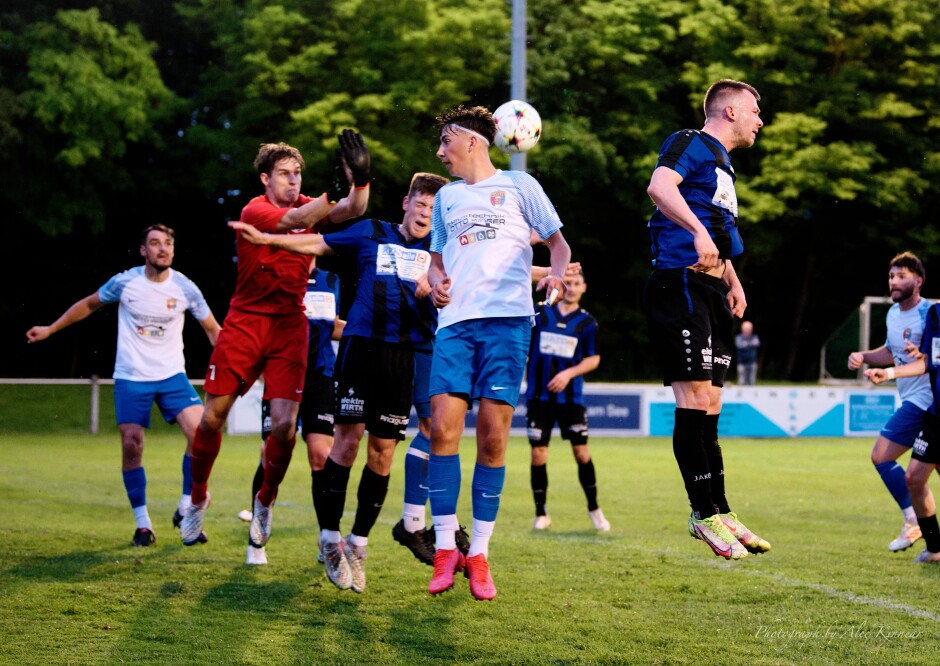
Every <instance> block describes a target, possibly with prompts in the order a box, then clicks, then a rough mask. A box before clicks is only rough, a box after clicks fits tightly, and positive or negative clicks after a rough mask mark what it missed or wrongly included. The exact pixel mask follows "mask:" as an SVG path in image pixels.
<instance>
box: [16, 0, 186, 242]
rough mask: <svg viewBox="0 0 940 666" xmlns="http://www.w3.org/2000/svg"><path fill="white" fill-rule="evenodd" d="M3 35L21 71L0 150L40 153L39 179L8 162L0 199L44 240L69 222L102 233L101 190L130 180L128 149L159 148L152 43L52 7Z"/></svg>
mask: <svg viewBox="0 0 940 666" xmlns="http://www.w3.org/2000/svg"><path fill="white" fill-rule="evenodd" d="M8 37H9V38H10V40H11V42H12V43H13V49H14V50H16V51H18V52H19V53H20V54H21V57H22V58H23V60H25V65H26V67H25V71H23V72H22V73H21V74H20V75H19V76H16V77H14V78H13V79H12V81H11V83H12V90H10V89H8V90H7V92H6V93H5V94H6V95H9V96H10V98H11V99H10V101H11V102H12V103H11V105H10V110H8V111H6V112H5V114H4V115H6V116H7V117H10V116H13V117H16V118H18V122H17V124H18V125H19V126H20V130H19V131H18V132H15V133H13V132H2V133H0V141H2V143H0V145H2V146H3V147H4V148H5V149H6V150H7V151H20V150H22V149H26V150H27V151H28V153H29V154H30V155H33V156H35V158H37V159H39V156H42V157H41V161H42V167H41V168H42V170H43V172H44V174H45V177H44V178H42V179H39V180H37V179H35V178H33V177H32V174H31V173H30V171H29V170H25V171H20V170H18V169H10V168H9V167H12V166H13V164H8V166H7V168H5V169H4V171H6V173H5V174H4V176H5V178H6V179H8V180H7V183H8V185H13V188H11V189H7V190H6V192H7V196H9V195H11V194H13V195H14V197H15V202H11V203H13V204H14V205H16V203H19V207H18V208H19V210H20V213H21V214H22V216H23V217H24V219H25V220H26V221H28V222H30V223H32V224H35V225H37V226H39V227H40V228H41V229H43V231H44V232H45V233H47V234H49V235H50V236H56V235H60V234H68V233H70V232H71V231H72V230H73V229H74V228H75V222H76V220H77V219H82V220H84V221H85V222H86V223H89V224H90V227H91V228H92V229H93V230H99V231H100V230H103V222H104V219H105V215H106V208H107V205H108V204H107V199H108V197H109V196H110V194H111V192H113V191H114V190H121V189H127V188H129V187H130V186H131V183H132V182H133V179H134V174H133V170H132V167H130V166H129V165H127V164H125V163H123V159H124V158H125V157H126V156H127V154H128V146H129V145H130V144H141V143H152V144H155V145H159V143H160V137H159V135H158V133H157V132H156V131H155V129H154V124H155V122H156V120H157V118H158V115H159V114H160V113H161V111H162V110H164V109H165V108H166V107H167V106H168V105H169V104H171V103H172V101H173V95H172V93H171V92H170V91H169V90H168V89H167V88H166V87H165V86H164V85H163V83H162V80H161V77H160V72H159V70H158V68H157V66H156V64H155V62H154V60H153V58H152V55H151V54H152V50H153V48H154V46H153V45H152V44H151V43H149V42H147V41H146V40H145V39H144V38H143V36H142V35H141V33H140V31H139V30H138V29H137V28H136V27H135V26H133V25H129V26H126V27H125V28H124V29H123V30H119V29H117V28H115V27H114V26H112V25H110V24H108V23H107V22H104V21H102V20H101V17H100V15H99V12H98V10H97V9H88V10H84V11H80V10H62V11H59V12H56V14H55V15H54V17H53V18H52V20H50V21H39V22H36V23H33V24H31V25H30V26H29V27H28V29H27V30H26V31H25V32H24V33H23V34H22V36H13V35H10V34H8ZM2 127H4V123H3V122H0V128H2ZM8 154H9V153H8ZM10 181H12V182H10ZM51 183H55V187H50V184H51ZM26 201H28V202H29V206H24V205H23V203H24V202H26Z"/></svg>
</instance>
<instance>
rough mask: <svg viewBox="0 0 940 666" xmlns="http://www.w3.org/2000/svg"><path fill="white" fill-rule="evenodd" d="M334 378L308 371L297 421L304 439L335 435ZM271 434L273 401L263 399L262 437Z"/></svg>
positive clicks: (264, 437)
mask: <svg viewBox="0 0 940 666" xmlns="http://www.w3.org/2000/svg"><path fill="white" fill-rule="evenodd" d="M333 403H334V400H333V378H332V377H328V376H326V375H324V374H322V373H320V372H308V373H307V377H306V379H305V380H304V393H303V397H302V398H301V400H300V409H299V411H298V413H297V423H298V425H299V426H300V428H301V430H302V433H303V434H302V436H303V438H304V439H306V438H307V436H308V435H313V434H317V435H329V436H330V437H332V436H333ZM270 434H271V401H270V400H262V401H261V438H262V439H267V438H268V435H270Z"/></svg>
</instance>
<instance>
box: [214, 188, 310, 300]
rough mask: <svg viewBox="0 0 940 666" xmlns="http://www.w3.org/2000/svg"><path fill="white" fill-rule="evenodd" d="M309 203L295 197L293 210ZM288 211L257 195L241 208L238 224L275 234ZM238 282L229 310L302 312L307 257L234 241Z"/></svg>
mask: <svg viewBox="0 0 940 666" xmlns="http://www.w3.org/2000/svg"><path fill="white" fill-rule="evenodd" d="M310 201H313V199H311V198H310V197H308V196H305V195H303V194H301V195H298V197H297V200H296V201H295V202H294V205H293V206H292V207H293V208H299V207H300V206H303V205H304V204H305V203H308V202H310ZM289 210H290V207H288V208H279V207H277V206H275V205H274V204H273V203H271V201H270V200H269V199H268V197H267V196H265V195H263V194H262V195H261V196H258V197H255V198H254V199H252V200H251V201H249V202H248V205H247V206H245V207H244V208H243V209H242V216H241V221H242V222H244V223H246V224H251V225H253V226H255V227H257V229H258V230H259V231H265V232H268V233H275V229H276V227H277V224H278V222H280V221H281V218H282V217H284V215H286V214H287V211H289ZM287 233H295V234H309V233H313V232H312V231H311V230H310V229H296V230H294V231H290V232H287ZM237 249H238V279H237V280H236V282H235V293H234V294H232V300H231V301H230V302H229V307H231V308H233V309H237V310H241V311H243V312H254V313H258V314H287V313H290V312H298V311H303V310H304V294H305V293H306V292H307V278H308V276H309V274H310V259H311V257H310V256H308V255H304V254H297V253H296V252H290V251H288V250H281V249H278V248H273V247H271V246H270V245H254V244H252V243H249V242H248V241H246V240H244V239H243V238H242V237H241V234H239V235H238V240H237Z"/></svg>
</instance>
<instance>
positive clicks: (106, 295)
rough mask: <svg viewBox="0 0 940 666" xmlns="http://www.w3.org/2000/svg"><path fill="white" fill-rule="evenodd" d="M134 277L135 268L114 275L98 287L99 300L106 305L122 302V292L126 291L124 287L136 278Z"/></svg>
mask: <svg viewBox="0 0 940 666" xmlns="http://www.w3.org/2000/svg"><path fill="white" fill-rule="evenodd" d="M134 277H135V275H134V271H133V269H132V270H128V271H124V272H123V273H118V274H117V275H114V276H112V278H111V279H110V280H108V281H107V282H105V283H104V284H103V285H102V286H101V288H100V289H98V300H100V301H101V302H102V303H104V304H105V305H109V304H111V303H118V302H120V300H121V294H122V293H124V287H126V286H127V283H128V282H130V281H131V280H132V279H134Z"/></svg>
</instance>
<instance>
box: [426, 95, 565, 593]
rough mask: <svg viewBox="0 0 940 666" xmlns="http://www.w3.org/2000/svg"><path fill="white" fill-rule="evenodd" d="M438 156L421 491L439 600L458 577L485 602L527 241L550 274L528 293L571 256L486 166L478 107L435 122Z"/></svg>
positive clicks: (536, 204)
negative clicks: (462, 512)
mask: <svg viewBox="0 0 940 666" xmlns="http://www.w3.org/2000/svg"><path fill="white" fill-rule="evenodd" d="M437 122H438V126H439V128H440V131H441V135H440V136H441V143H440V147H439V148H438V151H437V156H438V158H439V159H440V160H441V162H442V163H443V164H444V166H445V167H446V168H447V170H448V171H449V172H450V174H451V175H452V176H455V177H457V178H460V179H461V180H459V181H457V182H454V183H451V184H449V185H445V186H444V187H442V188H441V189H440V191H439V192H438V193H437V196H436V198H435V201H434V213H433V217H432V221H431V268H430V270H429V272H428V282H429V283H430V285H431V297H432V299H433V301H434V304H435V305H436V306H437V307H439V308H441V310H440V315H439V320H438V332H437V337H436V339H435V343H434V357H433V360H432V365H431V383H430V391H429V392H430V395H431V455H430V459H429V461H428V477H429V478H428V481H429V482H428V485H429V486H430V488H429V496H430V500H431V515H432V517H433V520H434V530H435V536H436V549H437V550H436V553H435V556H434V575H433V577H432V579H431V583H430V584H429V585H428V591H429V592H430V593H431V594H438V593H440V592H443V591H444V590H447V589H449V588H450V587H452V586H453V584H454V574H455V573H456V572H459V571H461V570H463V569H464V567H465V566H466V574H467V578H468V579H469V581H470V592H471V594H473V596H474V597H476V598H477V599H492V598H493V597H494V596H496V587H495V585H494V584H493V578H492V576H491V575H490V570H489V563H488V552H489V541H490V537H491V536H492V533H493V527H494V525H495V521H496V514H497V512H498V509H499V497H500V495H501V494H502V490H503V484H504V482H505V476H506V462H505V454H506V443H507V440H508V438H509V426H510V423H511V421H512V414H513V411H514V408H515V405H516V402H517V400H518V399H519V390H520V388H521V384H522V379H523V376H524V373H525V364H526V356H527V354H528V346H529V338H530V335H531V327H532V315H533V314H534V308H533V305H532V285H531V281H530V280H531V269H532V248H531V245H530V242H531V240H532V231H533V230H534V231H535V232H536V233H537V235H538V237H539V238H540V239H541V240H542V241H543V242H544V243H545V244H546V245H547V246H548V249H549V253H550V256H551V272H550V274H549V275H548V276H546V277H545V278H543V279H542V280H540V281H539V284H538V289H545V290H546V292H547V293H548V294H550V295H551V294H554V296H550V298H554V297H557V296H559V295H562V294H563V293H564V290H565V283H564V277H563V276H564V274H565V269H566V267H567V265H568V262H569V260H570V258H571V249H570V248H569V247H568V243H567V242H566V241H565V239H564V236H563V235H562V233H561V221H560V220H559V219H558V214H557V213H556V212H555V208H554V206H553V205H552V203H551V201H549V199H548V197H547V196H546V195H545V193H544V192H543V191H542V187H541V186H540V185H539V183H538V182H537V181H536V180H535V179H534V178H532V177H531V176H529V175H528V174H527V173H524V172H518V171H500V170H499V169H496V168H495V167H494V166H493V163H492V162H491V161H490V156H489V147H490V143H491V142H492V140H493V137H494V135H495V132H496V125H495V123H494V122H493V116H492V114H491V113H490V112H489V111H488V110H487V109H485V108H484V107H480V106H477V107H472V108H467V107H464V106H458V107H456V108H455V109H452V110H451V111H448V112H446V113H444V114H442V115H441V116H439V117H438V118H437ZM474 400H479V404H480V411H479V414H478V416H477V428H476V431H477V456H476V467H475V468H474V473H473V486H472V505H473V530H472V531H473V535H472V540H471V543H470V550H469V552H468V553H467V556H466V558H465V557H464V555H463V553H461V552H460V550H458V549H457V547H456V539H455V533H456V532H457V530H458V529H459V522H458V520H457V515H456V514H457V499H458V496H459V493H460V458H459V454H458V451H459V445H460V437H461V435H462V434H463V426H464V418H465V416H466V413H467V409H468V408H469V407H470V405H471V404H472V403H473V401H474Z"/></svg>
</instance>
